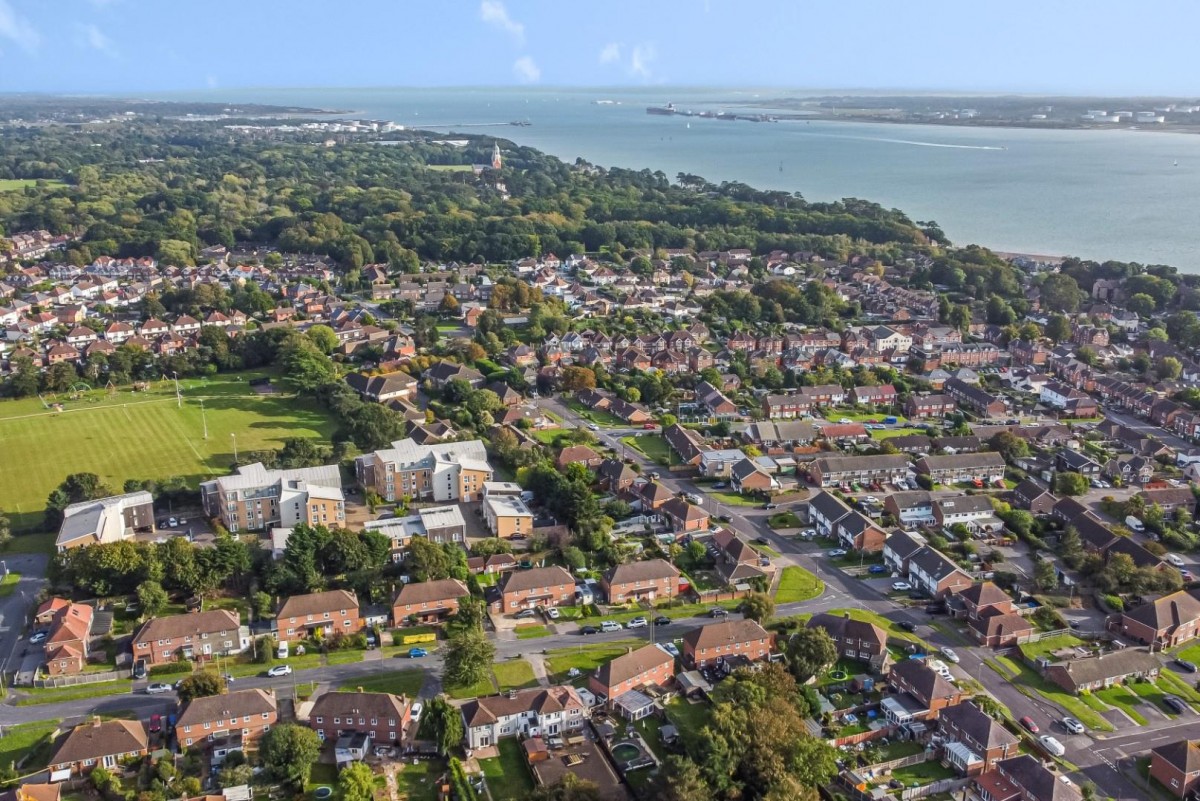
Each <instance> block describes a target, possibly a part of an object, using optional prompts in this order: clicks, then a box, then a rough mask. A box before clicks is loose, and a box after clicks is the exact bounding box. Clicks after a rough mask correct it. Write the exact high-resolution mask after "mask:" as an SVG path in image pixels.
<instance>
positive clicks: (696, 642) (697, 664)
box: [683, 620, 774, 669]
mask: <svg viewBox="0 0 1200 801" xmlns="http://www.w3.org/2000/svg"><path fill="white" fill-rule="evenodd" d="M773 644H774V635H772V634H770V633H769V632H767V630H766V629H764V628H763V627H762V626H760V625H759V624H758V623H757V622H755V621H753V620H727V621H724V622H721V623H709V624H708V625H706V626H701V627H700V628H697V629H692V630H691V631H689V632H688V633H687V634H685V635H684V636H683V663H684V664H685V665H686V666H687V667H688V668H690V669H697V668H706V667H713V666H716V665H721V664H724V661H725V660H726V659H728V658H730V657H734V656H738V657H742V658H745V659H748V660H750V661H751V662H758V661H761V660H764V659H766V658H767V657H768V656H769V655H770V653H771V647H772V645H773Z"/></svg>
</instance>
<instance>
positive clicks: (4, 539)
mask: <svg viewBox="0 0 1200 801" xmlns="http://www.w3.org/2000/svg"><path fill="white" fill-rule="evenodd" d="M11 540H12V521H11V520H9V519H8V515H6V514H5V513H4V510H3V509H0V548H3V547H4V546H5V545H7V544H8V543H9V542H10V541H11Z"/></svg>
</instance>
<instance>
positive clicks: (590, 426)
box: [588, 423, 600, 431]
mask: <svg viewBox="0 0 1200 801" xmlns="http://www.w3.org/2000/svg"><path fill="white" fill-rule="evenodd" d="M588 430H589V431H599V430H600V426H598V425H596V424H595V423H588Z"/></svg>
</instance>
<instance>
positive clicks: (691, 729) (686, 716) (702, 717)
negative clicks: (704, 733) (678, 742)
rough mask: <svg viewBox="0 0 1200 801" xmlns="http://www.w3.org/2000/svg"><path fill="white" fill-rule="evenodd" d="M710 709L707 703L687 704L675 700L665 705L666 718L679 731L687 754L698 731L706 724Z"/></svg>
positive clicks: (678, 699)
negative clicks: (686, 748) (685, 745)
mask: <svg viewBox="0 0 1200 801" xmlns="http://www.w3.org/2000/svg"><path fill="white" fill-rule="evenodd" d="M711 710H712V707H710V706H709V705H708V704H707V703H704V702H700V703H696V704H692V703H688V702H687V701H685V700H683V699H682V698H676V699H675V700H673V701H671V702H670V703H669V704H667V718H668V719H669V720H670V721H671V723H672V724H674V726H675V728H677V729H679V736H680V737H681V738H682V739H683V741H684V743H685V744H687V745H688V750H689V752H692V751H691V749H692V746H693V745H694V744H695V742H696V737H697V735H698V734H699V733H700V730H701V729H702V728H704V726H705V725H706V724H707V723H708V719H709V715H710V714H711Z"/></svg>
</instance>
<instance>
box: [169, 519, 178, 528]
mask: <svg viewBox="0 0 1200 801" xmlns="http://www.w3.org/2000/svg"><path fill="white" fill-rule="evenodd" d="M177 525H179V521H178V520H176V519H175V518H173V517H172V518H168V520H167V528H175V526H177Z"/></svg>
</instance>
